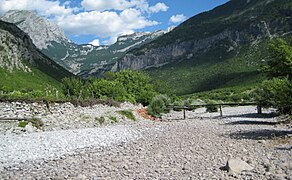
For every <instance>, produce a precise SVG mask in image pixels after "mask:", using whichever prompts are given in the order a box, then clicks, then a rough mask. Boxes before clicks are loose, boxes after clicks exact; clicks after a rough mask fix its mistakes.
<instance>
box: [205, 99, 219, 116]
mask: <svg viewBox="0 0 292 180" xmlns="http://www.w3.org/2000/svg"><path fill="white" fill-rule="evenodd" d="M207 104H216V101H212V100H209V101H208V102H207ZM218 108H219V107H218V106H217V105H208V106H207V107H206V112H209V113H212V112H218Z"/></svg>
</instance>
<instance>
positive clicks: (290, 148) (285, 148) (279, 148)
mask: <svg viewBox="0 0 292 180" xmlns="http://www.w3.org/2000/svg"><path fill="white" fill-rule="evenodd" d="M276 149H277V150H282V151H290V150H292V146H291V147H278V148H276Z"/></svg>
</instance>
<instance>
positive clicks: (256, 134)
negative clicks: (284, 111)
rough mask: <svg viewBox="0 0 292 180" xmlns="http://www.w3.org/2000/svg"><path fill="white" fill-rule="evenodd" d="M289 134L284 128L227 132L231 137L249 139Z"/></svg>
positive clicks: (279, 136) (265, 138)
mask: <svg viewBox="0 0 292 180" xmlns="http://www.w3.org/2000/svg"><path fill="white" fill-rule="evenodd" d="M289 134H292V130H291V131H286V130H269V129H263V130H252V131H244V132H234V133H231V134H229V136H230V138H232V139H251V140H267V139H273V138H281V137H285V136H287V135H289Z"/></svg>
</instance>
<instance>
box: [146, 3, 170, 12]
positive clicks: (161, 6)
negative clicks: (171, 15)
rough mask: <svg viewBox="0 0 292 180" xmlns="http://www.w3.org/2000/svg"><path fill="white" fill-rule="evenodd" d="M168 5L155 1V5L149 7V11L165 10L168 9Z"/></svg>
mask: <svg viewBox="0 0 292 180" xmlns="http://www.w3.org/2000/svg"><path fill="white" fill-rule="evenodd" d="M168 8H169V7H168V6H167V5H166V4H164V3H157V4H156V5H155V6H152V7H149V11H150V12H151V13H158V12H160V11H164V12H165V11H167V10H168Z"/></svg>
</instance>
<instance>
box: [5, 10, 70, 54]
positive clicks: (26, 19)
mask: <svg viewBox="0 0 292 180" xmlns="http://www.w3.org/2000/svg"><path fill="white" fill-rule="evenodd" d="M0 19H1V20H3V21H6V22H10V23H13V24H15V25H17V26H18V27H19V28H20V29H21V30H23V31H24V32H25V33H27V34H28V35H29V36H30V37H31V39H32V41H33V43H34V44H35V45H36V47H37V48H39V49H46V48H47V47H48V46H49V45H51V42H54V41H55V42H58V43H61V42H69V40H68V39H67V38H66V37H65V35H64V32H63V30H61V29H60V28H59V27H58V26H57V25H56V24H54V23H52V22H50V21H48V20H47V19H44V18H42V17H40V16H38V15H37V14H35V13H34V12H32V11H25V10H11V11H8V12H6V13H5V14H4V15H3V16H2V17H0Z"/></svg>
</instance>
